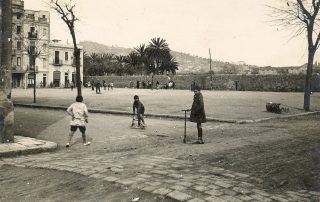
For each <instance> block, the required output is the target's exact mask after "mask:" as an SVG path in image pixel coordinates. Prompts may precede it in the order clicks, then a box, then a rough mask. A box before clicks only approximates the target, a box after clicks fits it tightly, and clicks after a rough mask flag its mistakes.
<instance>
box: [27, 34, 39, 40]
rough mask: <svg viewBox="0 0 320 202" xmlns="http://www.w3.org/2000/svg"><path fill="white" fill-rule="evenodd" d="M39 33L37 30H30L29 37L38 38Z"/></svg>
mask: <svg viewBox="0 0 320 202" xmlns="http://www.w3.org/2000/svg"><path fill="white" fill-rule="evenodd" d="M37 38H38V33H37V32H28V39H37Z"/></svg>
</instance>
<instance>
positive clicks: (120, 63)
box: [115, 55, 126, 76]
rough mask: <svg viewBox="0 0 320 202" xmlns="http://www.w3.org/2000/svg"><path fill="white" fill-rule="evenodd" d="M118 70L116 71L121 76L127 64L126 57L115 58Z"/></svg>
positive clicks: (118, 56)
mask: <svg viewBox="0 0 320 202" xmlns="http://www.w3.org/2000/svg"><path fill="white" fill-rule="evenodd" d="M115 59H116V64H117V68H116V69H115V73H116V74H118V75H119V76H121V75H122V74H123V73H124V66H125V64H126V56H123V55H117V56H116V57H115Z"/></svg>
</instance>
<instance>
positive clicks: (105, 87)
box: [102, 80, 107, 90]
mask: <svg viewBox="0 0 320 202" xmlns="http://www.w3.org/2000/svg"><path fill="white" fill-rule="evenodd" d="M102 85H103V89H104V90H107V82H106V81H105V80H103V81H102Z"/></svg>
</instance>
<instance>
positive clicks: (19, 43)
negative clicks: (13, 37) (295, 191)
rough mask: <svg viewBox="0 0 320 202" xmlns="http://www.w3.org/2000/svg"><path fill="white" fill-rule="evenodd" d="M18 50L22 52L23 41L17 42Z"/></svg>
mask: <svg viewBox="0 0 320 202" xmlns="http://www.w3.org/2000/svg"><path fill="white" fill-rule="evenodd" d="M17 49H18V50H21V41H17Z"/></svg>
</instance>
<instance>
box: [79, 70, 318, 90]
mask: <svg viewBox="0 0 320 202" xmlns="http://www.w3.org/2000/svg"><path fill="white" fill-rule="evenodd" d="M92 79H93V80H94V81H96V80H97V79H99V80H100V82H101V83H102V81H103V80H104V81H106V82H107V83H110V82H113V83H114V86H115V87H116V88H125V87H129V86H130V81H131V82H132V83H133V86H134V87H136V83H137V81H140V88H141V86H142V85H141V82H142V81H145V82H147V81H149V80H150V81H151V76H90V77H85V78H84V81H85V82H88V81H91V80H92ZM153 80H154V84H155V83H156V82H157V81H159V83H160V84H161V85H164V84H166V83H168V81H169V78H168V76H165V75H156V76H154V79H153ZM172 80H173V81H174V82H175V88H176V89H190V88H191V85H192V84H193V83H194V82H195V83H196V84H197V85H199V86H200V87H201V88H202V89H211V82H210V80H211V79H210V75H208V74H206V75H204V74H191V75H174V76H173V77H172ZM304 83H305V75H302V74H301V75H232V74H220V75H213V76H212V89H213V90H239V91H276V92H286V91H288V92H302V91H304ZM311 89H312V91H319V90H320V79H319V77H317V76H316V75H314V76H312V82H311Z"/></svg>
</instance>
